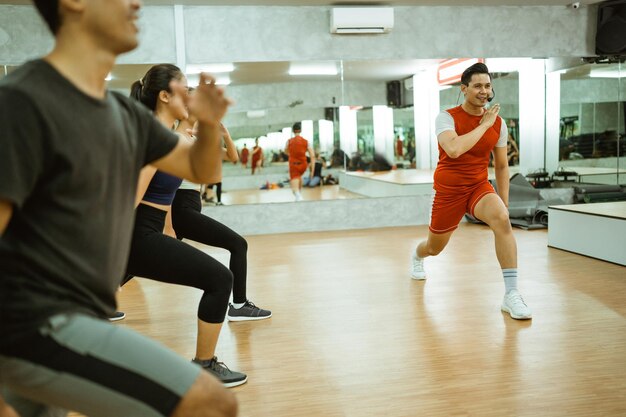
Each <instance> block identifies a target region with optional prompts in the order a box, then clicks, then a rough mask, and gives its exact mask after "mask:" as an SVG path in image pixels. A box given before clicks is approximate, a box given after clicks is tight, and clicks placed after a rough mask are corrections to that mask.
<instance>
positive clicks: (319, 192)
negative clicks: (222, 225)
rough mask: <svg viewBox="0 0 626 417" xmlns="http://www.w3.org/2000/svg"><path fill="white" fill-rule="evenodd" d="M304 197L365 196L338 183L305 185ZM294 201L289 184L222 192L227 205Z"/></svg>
mask: <svg viewBox="0 0 626 417" xmlns="http://www.w3.org/2000/svg"><path fill="white" fill-rule="evenodd" d="M302 198H303V199H304V200H305V201H309V200H315V201H321V200H343V199H346V198H363V196H362V195H359V194H355V193H352V192H350V191H346V190H344V189H343V188H339V186H338V185H324V186H323V187H313V188H308V187H304V188H303V189H302ZM293 201H294V196H293V193H292V192H291V188H289V186H288V185H287V186H285V187H284V188H277V189H274V190H232V191H228V190H226V192H223V193H222V202H223V203H224V204H225V205H227V206H230V205H233V204H260V203H288V202H289V203H290V202H293Z"/></svg>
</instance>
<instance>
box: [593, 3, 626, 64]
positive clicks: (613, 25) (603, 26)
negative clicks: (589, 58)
mask: <svg viewBox="0 0 626 417" xmlns="http://www.w3.org/2000/svg"><path fill="white" fill-rule="evenodd" d="M596 54H598V55H624V54H626V0H609V1H605V2H603V3H600V4H599V5H598V27H597V29H596Z"/></svg>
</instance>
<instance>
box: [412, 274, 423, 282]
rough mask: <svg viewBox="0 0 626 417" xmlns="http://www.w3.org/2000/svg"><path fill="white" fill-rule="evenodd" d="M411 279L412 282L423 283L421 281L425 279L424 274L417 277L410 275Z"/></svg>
mask: <svg viewBox="0 0 626 417" xmlns="http://www.w3.org/2000/svg"><path fill="white" fill-rule="evenodd" d="M411 278H413V279H414V280H417V281H423V280H425V279H426V274H424V275H417V276H415V275H413V274H411Z"/></svg>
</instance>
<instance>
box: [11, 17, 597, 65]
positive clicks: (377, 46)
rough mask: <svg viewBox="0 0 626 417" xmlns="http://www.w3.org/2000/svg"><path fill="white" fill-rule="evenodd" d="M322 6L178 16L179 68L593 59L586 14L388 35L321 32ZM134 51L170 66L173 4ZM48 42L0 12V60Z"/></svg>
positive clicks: (130, 57) (415, 26)
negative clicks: (182, 44)
mask: <svg viewBox="0 0 626 417" xmlns="http://www.w3.org/2000/svg"><path fill="white" fill-rule="evenodd" d="M329 10H330V8H329V7H271V6H266V7H249V6H236V7H224V6H220V7H211V6H185V7H184V8H183V12H184V13H183V14H184V20H185V26H184V33H185V38H186V56H187V62H188V63H208V62H225V61H227V62H246V61H247V62H251V61H285V60H296V59H297V60H338V59H345V60H350V59H359V60H362V59H409V58H411V59H414V58H448V57H458V56H464V57H467V56H484V57H548V56H550V57H558V56H566V57H567V56H569V57H571V56H589V55H593V49H594V48H593V34H594V32H595V15H596V9H595V8H594V7H585V8H581V9H579V10H573V9H571V8H568V7H565V6H502V7H479V6H468V7H443V6H416V7H396V8H395V27H394V29H393V31H392V32H391V33H390V34H387V35H362V36H338V35H331V34H330V33H329V19H330V17H329ZM141 13H142V19H141V27H142V28H143V31H142V32H141V35H140V36H141V44H140V47H139V48H138V49H137V50H136V51H133V52H131V53H129V54H126V55H125V56H123V57H121V58H120V62H122V63H153V62H165V61H169V62H175V61H176V47H175V45H176V42H175V33H176V30H175V27H174V6H147V7H144V8H143V10H142V12H141ZM51 45H52V43H51V39H50V35H49V34H48V33H47V32H46V29H45V27H44V25H43V24H42V23H41V22H40V20H39V18H38V17H37V16H36V13H35V11H34V9H33V8H32V7H31V6H9V5H0V61H2V63H7V64H17V63H21V62H23V61H25V60H26V59H29V58H32V57H36V56H40V55H43V54H45V53H46V52H47V51H48V50H49V49H50V46H51Z"/></svg>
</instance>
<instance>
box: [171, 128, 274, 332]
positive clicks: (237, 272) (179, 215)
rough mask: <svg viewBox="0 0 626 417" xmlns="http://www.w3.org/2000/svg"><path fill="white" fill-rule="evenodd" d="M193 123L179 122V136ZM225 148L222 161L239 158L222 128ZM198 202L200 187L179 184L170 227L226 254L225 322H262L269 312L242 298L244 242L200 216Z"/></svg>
mask: <svg viewBox="0 0 626 417" xmlns="http://www.w3.org/2000/svg"><path fill="white" fill-rule="evenodd" d="M193 124H194V120H193V117H189V118H188V119H186V120H183V121H181V122H180V123H179V125H178V128H177V129H176V130H177V131H178V132H179V133H181V134H184V135H188V136H189V132H190V130H191V128H192V126H193ZM222 136H223V138H224V145H225V148H224V149H223V151H222V153H223V159H224V160H225V161H229V162H236V161H237V160H238V159H239V157H238V155H237V148H236V147H235V144H234V143H233V141H232V138H231V137H230V134H229V133H228V129H226V128H225V127H224V126H222ZM201 210H202V201H201V196H200V187H199V185H197V184H192V183H189V182H187V181H183V182H182V184H181V186H180V188H179V189H178V191H176V196H175V198H174V202H173V203H172V226H173V229H174V232H175V234H176V237H178V238H179V239H190V240H193V241H195V242H200V243H204V244H205V245H209V246H214V247H217V248H223V249H226V250H228V251H229V252H230V263H229V268H230V271H231V272H232V274H233V302H232V304H230V305H229V308H228V314H227V316H226V317H227V318H228V320H229V321H246V320H262V319H267V318H270V317H271V316H272V312H271V311H269V310H264V309H261V308H259V307H257V306H256V305H254V303H252V302H251V301H249V300H248V298H247V296H246V280H247V269H248V242H246V240H245V239H244V238H243V237H242V236H240V235H239V234H238V233H237V232H235V231H234V230H232V229H230V228H228V227H226V226H225V225H223V224H222V223H220V222H218V221H217V220H214V219H212V218H210V217H208V216H205V215H203V214H202V213H201Z"/></svg>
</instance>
